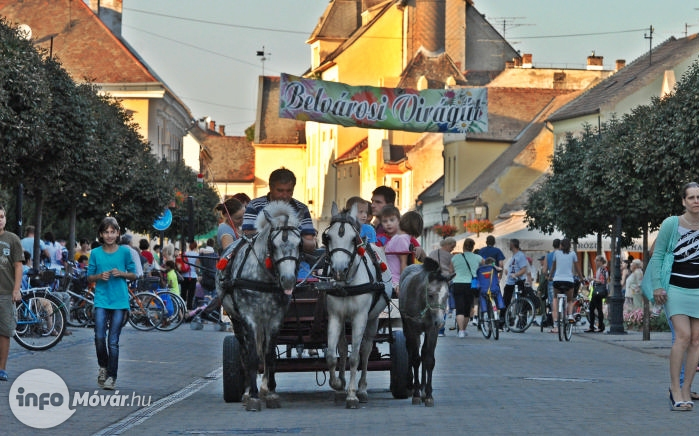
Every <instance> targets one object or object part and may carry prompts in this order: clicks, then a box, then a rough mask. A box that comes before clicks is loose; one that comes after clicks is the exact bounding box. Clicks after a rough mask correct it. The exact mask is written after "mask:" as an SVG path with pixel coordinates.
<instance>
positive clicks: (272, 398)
mask: <svg viewBox="0 0 699 436" xmlns="http://www.w3.org/2000/svg"><path fill="white" fill-rule="evenodd" d="M266 404H267V408H268V409H279V408H281V407H282V402H281V401H280V400H279V396H278V395H267V401H266Z"/></svg>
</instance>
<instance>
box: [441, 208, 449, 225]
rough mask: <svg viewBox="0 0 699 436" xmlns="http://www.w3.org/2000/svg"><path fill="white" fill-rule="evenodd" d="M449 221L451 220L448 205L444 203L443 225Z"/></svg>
mask: <svg viewBox="0 0 699 436" xmlns="http://www.w3.org/2000/svg"><path fill="white" fill-rule="evenodd" d="M448 222H449V209H447V206H446V205H444V208H442V225H445V224H446V223H448Z"/></svg>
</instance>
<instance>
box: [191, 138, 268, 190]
mask: <svg viewBox="0 0 699 436" xmlns="http://www.w3.org/2000/svg"><path fill="white" fill-rule="evenodd" d="M191 133H192V135H194V137H195V138H196V139H197V141H199V143H200V144H201V146H202V148H203V149H204V152H205V156H206V157H205V158H202V164H203V167H204V168H203V172H204V173H205V174H206V175H207V177H210V178H211V179H212V181H213V182H218V183H246V182H253V181H254V180H255V147H253V145H252V143H250V141H248V140H247V138H245V137H244V136H221V135H220V134H218V133H215V132H212V131H210V130H207V131H204V130H202V129H201V128H200V127H199V126H196V127H194V128H193V129H192V130H191ZM212 156H214V157H215V158H213V159H212V158H211V157H212Z"/></svg>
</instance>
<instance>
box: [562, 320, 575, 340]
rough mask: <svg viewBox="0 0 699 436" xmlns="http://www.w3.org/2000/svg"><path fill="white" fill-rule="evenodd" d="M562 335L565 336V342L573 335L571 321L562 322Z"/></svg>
mask: <svg viewBox="0 0 699 436" xmlns="http://www.w3.org/2000/svg"><path fill="white" fill-rule="evenodd" d="M559 331H560V330H559ZM563 336H564V337H565V340H566V342H568V341H570V338H572V337H573V323H572V322H566V323H564V326H563Z"/></svg>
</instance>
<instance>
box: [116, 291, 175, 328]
mask: <svg viewBox="0 0 699 436" xmlns="http://www.w3.org/2000/svg"><path fill="white" fill-rule="evenodd" d="M129 295H130V297H129V316H128V317H127V318H126V321H127V322H128V323H129V324H131V326H132V327H133V328H135V329H137V330H142V331H148V330H153V329H155V328H157V327H158V326H160V324H161V323H162V322H163V319H164V318H165V315H166V313H167V309H166V308H165V303H164V302H163V300H162V299H161V298H160V297H158V296H157V295H156V294H154V293H152V292H134V290H133V289H132V288H131V287H129Z"/></svg>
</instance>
